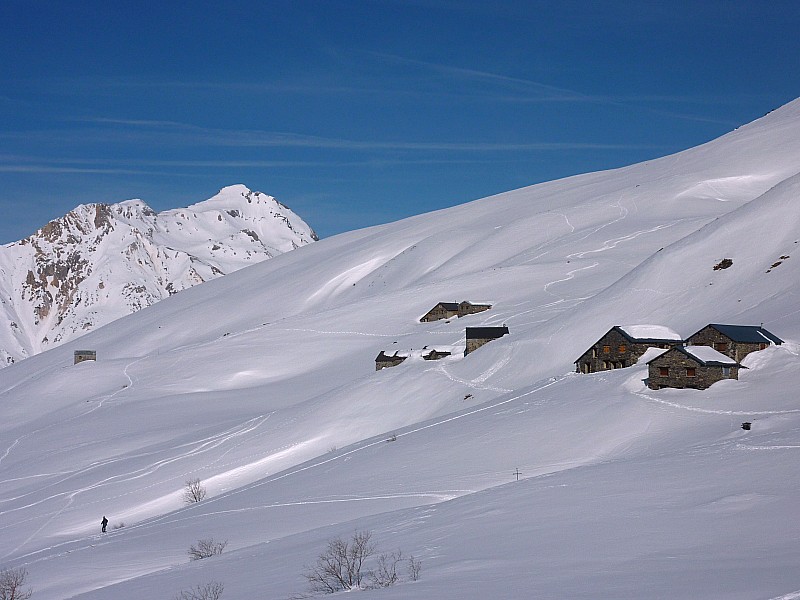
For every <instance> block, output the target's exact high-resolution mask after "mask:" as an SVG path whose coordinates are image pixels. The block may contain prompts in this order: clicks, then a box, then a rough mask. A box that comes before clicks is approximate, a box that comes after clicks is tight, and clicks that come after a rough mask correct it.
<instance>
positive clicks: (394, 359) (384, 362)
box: [375, 350, 408, 371]
mask: <svg viewBox="0 0 800 600" xmlns="http://www.w3.org/2000/svg"><path fill="white" fill-rule="evenodd" d="M406 358H408V357H407V356H400V355H398V354H397V352H395V353H394V354H393V355H392V356H389V355H388V354H386V353H384V351H383V350H381V353H380V354H378V356H377V357H376V358H375V370H376V371H380V370H381V369H386V368H388V367H396V366H397V365H399V364H400V363H401V362H403V361H404V360H405V359H406Z"/></svg>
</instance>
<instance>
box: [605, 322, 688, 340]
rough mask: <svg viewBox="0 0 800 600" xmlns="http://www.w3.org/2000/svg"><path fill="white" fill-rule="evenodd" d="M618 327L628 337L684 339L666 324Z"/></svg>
mask: <svg viewBox="0 0 800 600" xmlns="http://www.w3.org/2000/svg"><path fill="white" fill-rule="evenodd" d="M618 327H619V328H620V329H621V330H622V331H623V332H624V333H625V334H626V335H627V336H628V337H630V338H633V339H635V340H674V341H680V340H682V339H683V338H682V337H681V334H679V333H678V332H677V331H673V330H672V329H670V328H669V327H665V326H664V325H618Z"/></svg>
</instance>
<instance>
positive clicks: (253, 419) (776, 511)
mask: <svg viewBox="0 0 800 600" xmlns="http://www.w3.org/2000/svg"><path fill="white" fill-rule="evenodd" d="M798 171H800V102H794V103H791V104H789V105H787V106H785V107H783V108H782V109H780V110H778V111H775V112H773V113H771V114H770V115H768V116H766V117H764V118H763V119H760V120H759V121H756V122H754V123H752V124H750V125H747V126H745V127H742V128H740V129H738V130H737V131H735V132H732V133H731V134H729V135H727V136H724V137H723V138H720V139H719V140H716V141H714V142H711V143H709V144H706V145H704V146H701V147H698V148H695V149H692V150H688V151H686V152H683V153H680V154H678V155H674V156H670V157H666V158H663V159H660V160H657V161H651V162H649V163H646V164H642V165H634V166H632V167H628V168H625V169H619V170H616V171H609V172H604V173H594V174H588V175H584V176H580V177H574V178H569V179H565V180H562V181H556V182H551V183H547V184H543V185H537V186H533V187H530V188H525V189H523V190H517V191H514V192H509V193H507V194H502V195H499V196H495V197H492V198H487V199H484V200H479V201H476V202H472V203H469V204H465V205H462V206H459V207H456V208H453V209H448V210H443V211H438V212H436V213H431V214H427V215H420V216H418V217H415V218H412V219H407V220H404V221H401V222H398V223H394V224H390V225H386V226H381V227H376V228H371V229H366V230H362V231H356V232H352V233H349V234H345V235H341V236H337V237H335V238H331V239H327V240H323V241H321V242H319V243H315V244H311V245H308V246H305V247H302V248H299V249H298V250H296V251H294V252H291V253H288V254H283V255H281V256H278V257H276V258H274V259H272V260H270V261H266V262H263V263H260V264H258V265H255V266H253V267H249V268H247V269H243V270H240V271H238V272H236V273H233V274H231V275H228V276H226V277H224V278H220V279H217V280H214V281H211V282H208V283H207V284H205V285H203V286H199V287H196V288H193V289H191V290H186V291H185V292H183V293H181V294H179V295H176V296H174V297H172V298H168V299H166V300H165V301H163V302H159V303H158V304H156V305H153V306H151V307H149V308H147V309H146V310H143V311H140V312H138V313H136V314H133V315H130V316H128V317H125V318H122V319H119V320H118V321H115V322H114V323H111V324H109V325H107V326H105V327H102V328H100V329H97V330H95V331H92V332H91V333H89V334H87V335H86V336H84V337H83V338H82V339H81V340H80V342H79V343H80V346H81V347H86V348H91V349H95V350H97V352H98V359H99V360H98V361H97V362H96V363H91V362H89V363H82V364H80V365H77V366H73V365H72V364H71V362H72V360H71V359H72V356H71V353H72V351H73V350H74V349H75V348H76V347H77V346H76V345H75V344H65V345H63V346H61V347H58V348H55V349H53V350H50V351H48V352H45V353H43V354H41V355H38V356H35V357H33V358H31V359H29V360H25V361H23V362H21V363H18V364H15V365H13V366H11V367H10V368H7V369H4V370H2V371H0V411H1V413H0V532H2V534H0V535H2V539H3V544H2V548H0V565H1V566H12V567H16V566H25V568H27V570H28V572H29V576H30V577H29V579H30V583H31V586H32V587H34V589H35V592H36V596H35V597H36V598H72V597H76V598H82V599H89V598H92V599H96V598H120V599H122V600H127V599H129V598H130V599H133V598H140V597H166V598H171V597H174V595H175V594H176V593H177V592H178V591H179V590H181V589H187V588H189V587H191V586H193V585H196V584H198V583H204V582H206V581H210V580H213V579H216V580H219V581H223V582H224V583H225V586H226V589H225V595H224V598H226V599H233V600H235V599H242V600H244V599H245V598H248V599H249V598H252V597H270V598H286V597H288V596H290V595H291V594H294V593H299V592H303V591H304V589H305V583H304V580H303V577H302V575H301V574H302V571H303V566H304V565H307V564H310V563H312V562H313V561H314V559H315V557H316V555H317V553H318V552H319V551H320V550H321V549H322V548H323V546H324V544H325V541H326V540H327V539H328V538H330V537H331V536H334V535H345V536H347V535H349V534H350V533H351V532H352V531H353V530H354V529H356V528H359V529H362V530H364V529H367V530H372V531H373V532H374V535H375V539H376V541H377V542H378V543H379V545H380V546H381V547H382V548H383V549H385V550H394V549H396V548H402V550H403V551H404V553H406V554H414V555H415V556H418V557H419V558H421V559H422V560H423V573H422V579H421V580H420V581H417V582H413V583H403V584H402V585H398V586H396V587H394V588H392V589H389V590H373V591H364V592H362V593H363V594H364V597H365V598H371V597H378V594H380V595H381V597H392V598H433V597H436V598H443V599H445V600H447V599H450V598H452V599H456V598H459V599H461V598H528V597H537V598H643V597H657V598H658V597H663V598H786V599H788V598H792V597H794V596H793V595H794V594H797V593H800V580H798V578H797V575H796V565H797V564H798V560H800V544H798V543H797V539H798V534H799V533H800V531H798V527H799V526H798V525H797V524H796V523H798V519H797V518H796V517H797V516H798V515H797V508H796V506H797V503H796V496H797V492H798V481H800V480H799V479H798V475H800V467H798V462H797V460H796V453H797V451H798V448H800V403H798V402H797V399H796V397H795V394H794V393H793V390H794V389H796V387H797V386H798V384H800V380H799V379H798V378H799V377H800V376H799V375H798V373H800V369H798V367H799V366H800V357H799V356H798V352H799V351H800V346H798V344H797V341H798V340H800V318H798V317H797V316H796V315H800V311H798V309H797V308H796V298H797V295H798V291H800V290H798V282H800V273H799V272H798V269H800V267H799V266H797V265H800V255H798V256H794V253H795V252H796V248H795V246H796V242H798V240H800V233H798V232H799V231H800V228H798V227H797V225H798V224H797V218H798V209H797V206H796V202H797V197H798V196H797V191H798V190H797V186H798V181H797V179H796V177H795V175H796V174H797V173H798ZM787 256H788V257H789V258H782V259H781V258H780V257H787ZM723 258H730V259H732V261H733V264H732V266H731V267H730V268H728V269H722V270H714V268H713V267H714V266H715V265H716V264H718V263H719V262H720V261H721V260H722V259H723ZM778 261H780V263H781V264H779V265H777V266H773V265H774V263H776V262H778ZM767 271H769V272H767ZM464 299H466V300H471V301H476V302H490V303H492V304H493V308H492V309H491V310H489V311H486V312H483V313H479V314H476V315H471V316H468V317H464V318H461V319H452V320H450V321H449V322H445V321H438V322H434V323H420V322H419V321H418V319H419V317H420V315H422V314H424V313H425V312H426V311H427V310H428V309H429V308H431V307H432V306H433V305H434V304H435V303H436V302H438V301H460V300H464ZM709 322H718V323H726V322H728V323H739V324H759V323H762V322H763V323H764V326H765V327H766V328H767V329H769V330H770V331H772V332H773V333H775V334H776V335H778V336H779V337H781V338H783V339H784V340H787V343H786V344H784V345H783V346H781V347H772V348H768V349H767V350H765V351H762V352H759V353H756V354H753V355H751V356H749V357H748V358H747V360H746V362H745V364H746V366H748V367H749V369H747V370H743V372H742V375H741V380H740V381H738V382H736V381H725V382H720V383H718V384H716V385H714V386H712V388H710V389H709V390H706V391H702V392H701V391H692V390H660V391H651V390H648V389H647V388H645V387H644V385H643V384H642V381H641V380H642V379H643V377H644V376H645V369H644V368H643V367H634V368H630V369H624V370H618V371H612V372H606V373H599V374H595V375H588V376H587V375H577V374H574V373H572V370H573V368H574V365H573V364H572V363H573V361H574V360H575V359H576V358H577V357H578V356H579V355H580V354H581V353H582V352H583V351H584V350H585V349H586V348H587V347H588V346H589V345H590V344H591V343H592V342H594V341H595V339H596V338H597V337H598V336H599V335H601V334H602V333H604V332H605V331H607V330H608V329H609V328H610V327H611V326H612V325H615V324H637V323H641V324H660V325H663V326H666V327H669V328H671V329H673V330H675V331H677V332H679V333H681V334H682V335H684V336H688V335H689V334H691V333H693V332H694V331H696V330H697V329H699V328H700V327H701V326H702V325H705V324H707V323H709ZM501 324H506V325H507V326H508V327H509V330H510V334H509V335H508V336H505V337H503V338H501V339H500V340H496V341H493V342H491V343H489V344H488V345H486V346H484V347H482V348H480V349H479V350H477V351H476V352H473V353H471V354H470V355H469V356H467V357H464V356H463V353H462V351H463V348H464V344H465V340H464V328H465V326H476V325H501ZM425 346H427V347H428V348H429V349H430V348H434V347H435V348H437V349H442V350H450V351H453V355H452V356H450V357H447V358H445V359H443V360H441V361H435V362H428V361H424V360H422V358H421V356H420V354H421V352H420V351H421V350H422V349H423V347H425ZM381 350H386V351H387V352H390V353H391V352H394V351H395V350H397V351H400V352H401V353H408V354H409V355H410V356H411V357H410V358H409V359H408V360H406V361H405V362H404V363H403V364H402V365H400V366H398V367H394V368H391V369H384V370H382V371H380V372H375V371H374V362H373V361H374V358H375V356H376V355H377V354H378V352H380V351H381ZM745 420H747V421H752V422H753V428H752V430H750V431H747V432H745V431H743V430H742V429H740V427H739V425H740V423H741V422H742V421H745ZM395 436H396V441H389V440H394V439H395ZM517 468H518V469H519V471H520V472H521V479H520V481H515V475H514V474H513V473H514V470H515V469H517ZM190 477H199V478H200V479H202V481H203V482H204V483H205V485H206V486H207V489H208V491H209V498H208V499H206V500H205V501H203V502H201V503H199V504H196V505H192V506H189V507H187V506H184V505H183V504H182V502H181V498H180V497H181V492H182V488H183V483H184V482H185V481H186V479H187V478H190ZM104 514H105V515H107V516H108V517H109V519H110V521H111V528H110V530H109V533H107V534H105V536H101V535H100V534H99V521H100V518H101V517H102V516H103V515H104ZM121 523H125V527H121V528H117V529H115V528H114V527H115V526H118V525H119V524H121ZM206 537H214V538H215V539H220V540H225V539H227V540H228V542H229V545H228V547H227V549H226V550H225V553H224V554H223V555H222V556H220V557H215V558H212V559H206V560H204V561H199V562H196V563H190V562H189V561H188V558H187V555H186V551H187V549H188V547H189V545H190V544H191V543H194V542H196V541H197V540H198V539H200V538H206Z"/></svg>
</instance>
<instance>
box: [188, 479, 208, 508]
mask: <svg viewBox="0 0 800 600" xmlns="http://www.w3.org/2000/svg"><path fill="white" fill-rule="evenodd" d="M205 497H206V488H205V487H204V486H203V484H202V483H200V480H199V479H197V478H194V479H187V480H186V487H185V488H184V490H183V501H184V502H185V503H186V504H194V503H195V502H200V501H201V500H202V499H203V498H205Z"/></svg>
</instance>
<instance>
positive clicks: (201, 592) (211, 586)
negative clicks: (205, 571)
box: [175, 581, 225, 600]
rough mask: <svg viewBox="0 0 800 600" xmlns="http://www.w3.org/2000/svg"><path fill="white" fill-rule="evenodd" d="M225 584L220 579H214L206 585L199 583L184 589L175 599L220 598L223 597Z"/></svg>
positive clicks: (207, 599)
mask: <svg viewBox="0 0 800 600" xmlns="http://www.w3.org/2000/svg"><path fill="white" fill-rule="evenodd" d="M224 587H225V586H223V585H222V584H221V583H220V582H219V581H212V582H210V583H206V584H205V585H197V586H195V587H193V588H192V589H190V590H182V591H181V592H180V593H179V594H178V595H177V596H175V600H219V599H220V598H222V590H223V589H224Z"/></svg>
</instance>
